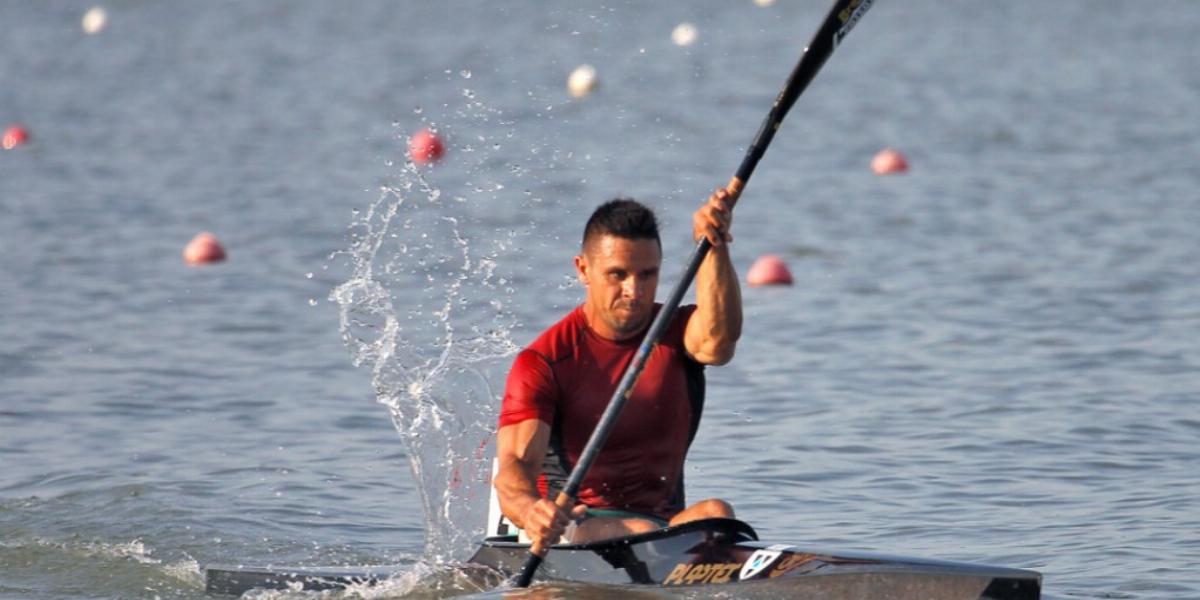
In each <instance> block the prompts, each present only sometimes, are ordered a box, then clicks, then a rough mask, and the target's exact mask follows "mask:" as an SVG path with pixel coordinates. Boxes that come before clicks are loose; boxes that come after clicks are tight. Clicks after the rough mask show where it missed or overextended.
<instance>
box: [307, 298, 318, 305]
mask: <svg viewBox="0 0 1200 600" xmlns="http://www.w3.org/2000/svg"><path fill="white" fill-rule="evenodd" d="M308 305H309V306H316V305H317V299H316V298H309V299H308Z"/></svg>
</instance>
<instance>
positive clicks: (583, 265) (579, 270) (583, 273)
mask: <svg viewBox="0 0 1200 600" xmlns="http://www.w3.org/2000/svg"><path fill="white" fill-rule="evenodd" d="M575 276H576V277H579V283H582V284H583V285H584V287H587V284H588V263H587V257H586V256H584V255H582V254H579V255H576V256H575Z"/></svg>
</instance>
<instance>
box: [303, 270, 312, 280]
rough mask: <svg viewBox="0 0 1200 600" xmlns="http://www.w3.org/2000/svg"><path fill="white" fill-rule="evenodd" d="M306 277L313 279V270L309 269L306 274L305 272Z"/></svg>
mask: <svg viewBox="0 0 1200 600" xmlns="http://www.w3.org/2000/svg"><path fill="white" fill-rule="evenodd" d="M304 277H305V278H306V279H312V278H313V274H312V271H309V272H307V273H305V274H304Z"/></svg>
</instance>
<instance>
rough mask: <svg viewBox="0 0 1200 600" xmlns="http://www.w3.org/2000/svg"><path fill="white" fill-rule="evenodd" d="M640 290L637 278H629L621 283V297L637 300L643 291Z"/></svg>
mask: <svg viewBox="0 0 1200 600" xmlns="http://www.w3.org/2000/svg"><path fill="white" fill-rule="evenodd" d="M639 288H640V286H639V285H638V281H637V278H636V277H629V278H627V279H626V280H625V281H623V282H622V283H621V295H622V296H625V297H626V298H629V299H630V300H635V299H637V297H638V295H639V292H640V291H641V289H639Z"/></svg>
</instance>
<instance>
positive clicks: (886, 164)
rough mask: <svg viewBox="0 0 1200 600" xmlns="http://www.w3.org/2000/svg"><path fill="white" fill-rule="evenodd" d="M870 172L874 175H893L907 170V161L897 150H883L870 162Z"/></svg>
mask: <svg viewBox="0 0 1200 600" xmlns="http://www.w3.org/2000/svg"><path fill="white" fill-rule="evenodd" d="M871 170H872V171H875V174H876V175H895V174H897V173H904V172H905V171H907V170H908V159H906V158H904V155H903V154H901V153H900V151H899V150H895V149H892V148H884V149H883V150H880V151H879V154H876V155H875V158H873V159H872V160H871Z"/></svg>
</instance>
